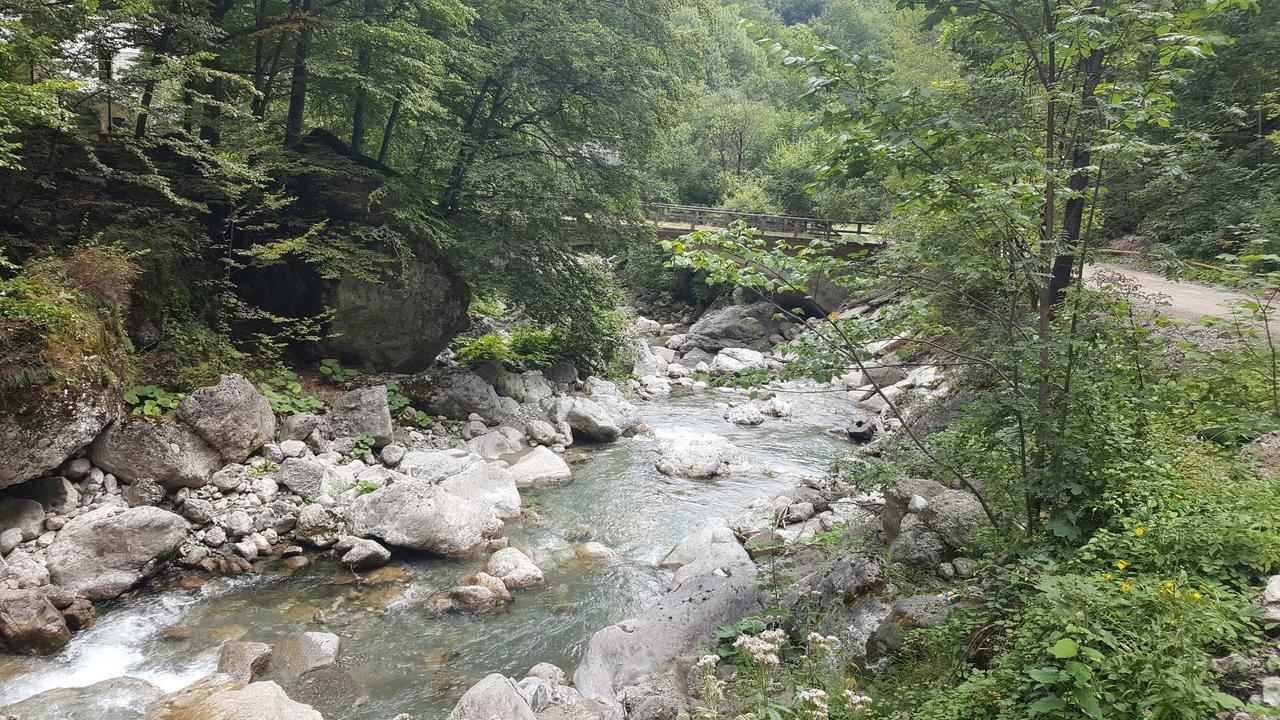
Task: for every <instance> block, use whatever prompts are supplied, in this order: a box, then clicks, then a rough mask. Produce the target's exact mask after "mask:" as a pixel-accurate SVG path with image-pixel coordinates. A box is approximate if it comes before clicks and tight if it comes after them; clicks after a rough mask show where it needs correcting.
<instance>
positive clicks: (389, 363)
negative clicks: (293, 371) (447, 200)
mask: <svg viewBox="0 0 1280 720" xmlns="http://www.w3.org/2000/svg"><path fill="white" fill-rule="evenodd" d="M413 247H414V249H413V254H412V256H407V255H406V256H404V257H401V258H400V262H398V263H397V265H398V267H399V268H400V272H399V273H398V274H397V275H396V276H395V277H394V278H390V279H385V280H374V281H367V280H362V279H360V278H357V277H354V276H353V275H346V276H344V277H343V279H342V280H340V281H338V282H337V283H336V284H334V285H333V286H332V287H331V289H330V292H328V293H326V301H325V306H326V307H331V308H333V311H334V320H333V324H332V325H331V326H330V327H329V330H330V331H331V333H330V335H329V337H328V338H327V339H326V340H325V341H324V342H323V351H324V352H327V353H329V355H330V356H332V357H336V358H338V359H340V360H343V361H344V362H347V361H351V362H354V363H357V364H363V365H368V366H370V367H373V368H386V369H387V370H392V371H395V372H404V373H411V372H418V371H420V370H425V369H426V368H428V367H430V366H431V363H432V362H434V361H435V359H436V356H437V355H439V354H440V351H441V350H444V349H445V347H446V346H448V344H449V341H450V340H452V339H453V338H454V336H456V335H457V334H458V333H460V332H462V331H463V330H465V329H466V328H467V325H468V323H469V320H468V316H467V306H468V304H470V302H471V291H470V290H469V289H468V288H467V284H466V283H465V282H464V281H463V280H462V279H461V278H460V277H458V276H457V275H456V274H455V273H454V271H453V269H452V268H451V267H450V265H449V262H448V259H447V258H446V257H445V256H444V254H443V253H442V252H440V251H439V250H437V249H435V246H434V244H433V243H432V242H431V241H429V240H417V241H415V242H414V243H413Z"/></svg>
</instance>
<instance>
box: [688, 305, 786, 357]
mask: <svg viewBox="0 0 1280 720" xmlns="http://www.w3.org/2000/svg"><path fill="white" fill-rule="evenodd" d="M777 313H778V309H777V308H776V307H774V306H773V305H772V304H770V303H767V302H760V303H755V304H753V305H730V306H728V307H723V308H719V309H712V310H709V311H708V312H707V313H705V314H704V315H703V316H702V317H700V318H698V321H697V322H696V323H694V324H693V327H691V328H689V332H688V333H687V334H686V335H685V340H684V349H685V350H690V349H693V348H699V349H701V350H706V351H707V352H713V353H714V352H717V351H719V350H722V349H724V348H727V347H742V348H749V349H751V350H759V351H765V350H769V349H770V348H772V346H773V343H771V342H769V338H770V337H773V336H775V335H781V334H782V331H783V328H784V326H785V324H786V323H784V322H782V321H780V320H778V319H776V318H775V316H776V315H777Z"/></svg>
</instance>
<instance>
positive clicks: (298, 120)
mask: <svg viewBox="0 0 1280 720" xmlns="http://www.w3.org/2000/svg"><path fill="white" fill-rule="evenodd" d="M295 8H296V10H297V14H298V20H299V22H301V23H302V29H301V30H300V31H299V32H298V43H297V45H295V46H294V50H293V79H292V81H291V82H290V85H289V115H288V117H286V118H285V123H284V144H285V145H293V144H294V143H296V142H298V139H299V138H301V137H302V126H303V121H304V119H305V117H304V116H305V113H306V109H307V83H308V82H309V81H310V79H311V70H310V68H309V67H308V65H307V63H308V60H309V59H310V56H311V40H312V34H313V32H314V31H313V29H312V26H311V11H312V8H313V0H301V5H295Z"/></svg>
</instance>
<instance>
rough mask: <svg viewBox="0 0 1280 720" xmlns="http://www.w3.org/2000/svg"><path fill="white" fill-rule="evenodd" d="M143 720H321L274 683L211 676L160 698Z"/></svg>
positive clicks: (311, 710)
mask: <svg viewBox="0 0 1280 720" xmlns="http://www.w3.org/2000/svg"><path fill="white" fill-rule="evenodd" d="M144 720H324V717H323V716H322V715H321V714H320V713H318V712H316V711H315V710H314V709H312V708H311V706H310V705H303V704H302V703H299V702H294V701H293V700H290V699H289V696H288V695H286V694H285V692H284V689H283V688H281V687H280V686H279V685H277V684H275V683H274V682H255V683H249V684H248V685H242V684H241V683H238V682H233V681H231V679H230V678H228V677H227V676H226V675H214V676H212V677H210V678H207V679H205V680H201V681H200V682H197V683H195V684H194V685H190V686H188V687H186V688H183V689H182V690H179V691H178V692H176V693H173V694H172V695H168V696H165V697H164V698H161V699H160V701H159V702H157V703H156V704H155V705H153V706H152V707H151V709H150V710H149V711H148V712H147V714H146V716H145V717H144Z"/></svg>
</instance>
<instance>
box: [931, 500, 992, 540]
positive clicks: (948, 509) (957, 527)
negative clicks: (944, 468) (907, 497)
mask: <svg viewBox="0 0 1280 720" xmlns="http://www.w3.org/2000/svg"><path fill="white" fill-rule="evenodd" d="M920 517H921V519H922V520H924V523H925V524H926V525H928V526H929V528H930V529H931V530H933V531H934V532H936V533H938V534H939V535H941V536H942V539H943V540H946V541H947V544H948V545H950V546H951V547H954V548H962V547H964V546H965V544H966V543H967V542H968V541H969V539H970V537H971V535H972V533H973V531H975V530H977V529H978V528H981V527H985V526H986V525H987V524H988V520H987V514H986V513H985V512H983V510H982V504H981V503H979V502H978V499H977V498H975V497H974V496H973V495H972V494H970V493H967V492H964V491H962V490H948V491H946V492H943V493H939V494H937V495H935V496H933V497H932V498H930V499H929V504H928V505H926V506H925V508H924V510H923V511H922V512H921V513H920Z"/></svg>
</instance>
